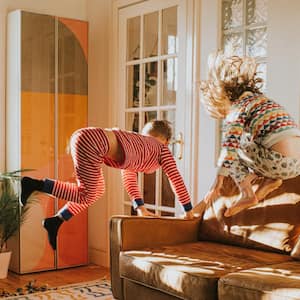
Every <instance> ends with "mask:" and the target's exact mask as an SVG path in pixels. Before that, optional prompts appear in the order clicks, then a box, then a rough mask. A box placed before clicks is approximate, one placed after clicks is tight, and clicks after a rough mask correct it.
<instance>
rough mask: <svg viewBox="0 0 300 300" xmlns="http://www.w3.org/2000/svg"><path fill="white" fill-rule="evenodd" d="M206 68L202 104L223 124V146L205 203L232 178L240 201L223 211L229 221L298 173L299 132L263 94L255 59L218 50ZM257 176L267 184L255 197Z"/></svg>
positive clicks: (285, 114)
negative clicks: (254, 186)
mask: <svg viewBox="0 0 300 300" xmlns="http://www.w3.org/2000/svg"><path fill="white" fill-rule="evenodd" d="M208 66H209V72H208V79H207V80H205V81H202V82H201V86H200V90H201V92H202V96H203V97H202V99H201V100H202V102H203V104H204V106H205V107H206V109H207V111H208V113H209V114H210V115H211V116H212V117H213V118H216V119H221V120H222V144H221V152H220V157H219V160H218V166H219V169H218V172H217V176H216V179H215V182H214V184H213V186H212V187H211V189H210V191H209V192H208V193H207V195H206V197H205V199H204V200H205V202H206V203H212V201H214V200H215V199H216V198H217V197H218V196H219V195H220V189H221V187H222V184H223V179H224V177H225V176H231V177H232V179H233V180H234V181H235V183H236V184H237V186H238V187H239V189H240V197H239V199H238V200H237V201H236V202H235V203H233V204H232V206H231V207H229V208H228V209H227V210H226V211H225V214H224V215H225V216H226V217H229V216H232V215H235V214H237V213H239V212H240V211H242V210H244V209H246V208H248V207H251V206H253V205H255V204H257V203H258V202H259V201H261V200H263V199H264V198H265V197H266V196H267V195H268V194H269V193H270V192H272V191H273V190H275V189H277V188H278V187H279V186H280V185H281V184H282V180H284V179H288V178H293V177H296V176H298V175H299V174H300V131H299V129H298V125H297V124H296V123H295V122H294V120H293V119H292V117H291V116H290V114H289V113H288V112H287V111H286V110H285V109H284V108H283V107H282V106H281V105H279V104H278V103H276V102H275V101H273V100H271V99H269V98H268V97H266V96H265V95H264V94H263V93H262V92H261V91H260V87H261V86H262V79H260V78H258V77H257V72H256V69H257V63H256V62H255V59H254V58H251V57H238V56H229V57H227V56H226V55H225V54H224V53H223V52H221V51H220V52H217V53H216V54H212V55H211V56H210V58H209V62H208ZM257 176H262V177H263V181H262V183H261V184H260V185H259V187H258V189H257V190H256V192H255V193H254V192H253V190H252V185H251V183H252V182H253V181H254V180H255V179H256V178H257Z"/></svg>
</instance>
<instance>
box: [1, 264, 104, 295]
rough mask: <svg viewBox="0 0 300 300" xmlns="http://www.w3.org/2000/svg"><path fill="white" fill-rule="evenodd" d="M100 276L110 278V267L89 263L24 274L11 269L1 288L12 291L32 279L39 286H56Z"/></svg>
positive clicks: (94, 278)
mask: <svg viewBox="0 0 300 300" xmlns="http://www.w3.org/2000/svg"><path fill="white" fill-rule="evenodd" d="M100 278H106V279H109V269H106V268H104V267H100V266H96V265H88V266H83V267H74V268H68V269H63V270H56V271H49V272H39V273H31V274H23V275H19V274H16V273H13V272H10V271H9V273H8V276H7V278H6V279H0V290H5V291H7V292H10V293H12V292H15V291H16V289H17V288H18V287H24V286H25V285H26V284H28V282H29V281H32V280H35V281H36V285H37V286H42V285H48V287H56V286H60V285H66V284H73V283H78V282H84V281H90V280H96V279H100Z"/></svg>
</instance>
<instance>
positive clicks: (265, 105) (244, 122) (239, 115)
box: [218, 92, 300, 176]
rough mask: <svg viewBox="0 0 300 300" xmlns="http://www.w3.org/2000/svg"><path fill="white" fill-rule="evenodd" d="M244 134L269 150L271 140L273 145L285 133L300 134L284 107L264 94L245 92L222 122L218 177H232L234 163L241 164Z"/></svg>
mask: <svg viewBox="0 0 300 300" xmlns="http://www.w3.org/2000/svg"><path fill="white" fill-rule="evenodd" d="M243 133H248V134H249V136H250V140H251V142H255V143H257V144H260V145H263V146H265V147H269V146H270V145H272V144H271V143H270V141H272V142H273V144H274V143H275V142H274V141H276V142H278V141H279V139H280V138H282V137H283V136H284V134H288V135H295V136H296V135H299V133H300V132H299V129H298V125H297V124H296V123H295V122H294V120H293V119H292V117H291V116H290V115H289V113H288V112H287V111H286V110H285V109H284V108H283V107H282V106H281V105H279V104H278V103H276V102H274V101H273V100H271V99H269V98H267V97H265V96H264V95H262V94H252V93H250V92H246V93H244V94H243V95H242V96H241V97H240V98H239V99H238V100H237V101H235V102H233V103H232V106H231V111H230V113H229V114H228V115H227V116H226V118H225V119H224V120H223V124H222V143H221V153H220V157H219V160H218V166H219V171H218V173H219V174H221V175H225V176H227V175H229V174H230V169H231V167H232V166H233V164H237V163H239V157H238V152H237V150H238V149H239V148H240V143H241V138H242V135H243ZM276 136H277V137H278V138H277V139H276V138H274V137H276Z"/></svg>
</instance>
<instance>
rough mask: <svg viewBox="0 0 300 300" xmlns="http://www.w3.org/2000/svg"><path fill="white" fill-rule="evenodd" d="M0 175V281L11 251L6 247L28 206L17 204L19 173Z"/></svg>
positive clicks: (23, 218)
mask: <svg viewBox="0 0 300 300" xmlns="http://www.w3.org/2000/svg"><path fill="white" fill-rule="evenodd" d="M21 171H23V170H18V171H14V172H6V173H0V279H1V278H6V277H7V271H8V266H9V261H10V257H11V251H9V250H8V249H7V247H6V242H7V241H8V239H9V238H11V237H12V236H13V235H15V234H16V233H17V232H18V230H19V228H20V226H21V225H22V223H23V222H24V220H25V217H26V213H27V211H28V205H27V206H25V207H21V205H20V203H19V190H20V188H19V187H20V179H21V176H20V175H19V174H20V172H21Z"/></svg>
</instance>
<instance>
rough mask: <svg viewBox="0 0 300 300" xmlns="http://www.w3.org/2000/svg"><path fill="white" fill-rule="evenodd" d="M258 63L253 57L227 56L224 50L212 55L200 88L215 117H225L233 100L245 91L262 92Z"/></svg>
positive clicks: (205, 102) (208, 108)
mask: <svg viewBox="0 0 300 300" xmlns="http://www.w3.org/2000/svg"><path fill="white" fill-rule="evenodd" d="M257 65H258V64H257V63H256V61H255V59H254V58H253V57H248V56H244V57H239V56H226V55H225V54H224V52H223V51H218V52H216V53H213V54H211V55H210V56H209V59H208V69H209V71H208V79H207V80H203V81H201V82H200V91H201V92H202V95H203V97H201V98H202V99H201V101H202V102H203V104H204V106H205V108H206V110H207V111H208V113H209V114H210V115H211V116H212V117H213V118H216V119H220V118H224V117H225V116H226V114H227V112H228V109H229V107H230V105H231V102H233V101H236V100H237V99H238V98H239V97H240V96H241V95H242V94H243V93H244V92H247V91H248V92H252V93H256V94H261V91H260V88H261V86H262V82H263V80H262V79H261V78H258V77H257V72H256V69H257Z"/></svg>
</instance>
